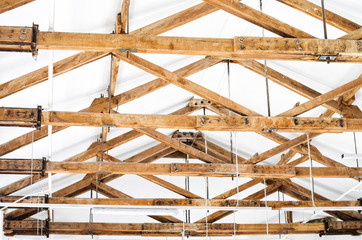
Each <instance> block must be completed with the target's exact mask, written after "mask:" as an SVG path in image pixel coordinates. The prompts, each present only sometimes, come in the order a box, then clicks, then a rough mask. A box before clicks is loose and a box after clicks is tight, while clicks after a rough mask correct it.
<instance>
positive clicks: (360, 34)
mask: <svg viewBox="0 0 362 240" xmlns="http://www.w3.org/2000/svg"><path fill="white" fill-rule="evenodd" d="M340 39H355V40H359V39H362V27H361V28H359V29H357V30H355V31H353V32H350V33H348V34H346V35H344V36H342V37H341V38H340Z"/></svg>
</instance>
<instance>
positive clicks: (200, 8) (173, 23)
mask: <svg viewBox="0 0 362 240" xmlns="http://www.w3.org/2000/svg"><path fill="white" fill-rule="evenodd" d="M217 10H219V9H218V8H216V7H214V6H211V5H210V4H207V3H200V4H198V5H195V6H193V7H190V8H188V9H185V10H183V11H181V12H178V13H176V14H173V15H172V16H170V17H166V18H164V19H162V20H159V21H157V22H155V23H153V24H152V25H148V26H145V27H142V28H140V29H138V30H135V31H133V32H132V34H135V35H150V34H152V35H158V34H160V33H159V32H160V30H162V32H167V31H169V30H171V29H174V28H176V27H178V26H181V25H184V24H186V23H188V22H191V21H194V20H196V19H199V18H201V17H203V16H206V15H208V14H210V13H213V12H216V11H217ZM155 32H157V33H158V34H154V33H155Z"/></svg>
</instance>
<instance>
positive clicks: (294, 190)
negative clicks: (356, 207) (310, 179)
mask: <svg viewBox="0 0 362 240" xmlns="http://www.w3.org/2000/svg"><path fill="white" fill-rule="evenodd" d="M280 181H281V182H282V183H283V186H282V188H281V191H282V192H284V193H286V194H288V195H289V196H291V197H293V198H296V199H298V200H303V201H310V200H312V198H311V191H310V190H308V189H306V188H304V187H302V186H299V185H298V184H296V183H294V182H292V181H290V180H289V179H283V180H280ZM314 198H315V199H314V200H315V202H316V201H329V199H327V198H325V197H323V196H321V195H319V194H317V193H314ZM326 212H327V213H328V214H330V215H332V216H335V217H337V218H340V219H342V220H344V221H350V220H353V221H355V220H356V219H357V220H362V214H360V213H358V212H355V211H326Z"/></svg>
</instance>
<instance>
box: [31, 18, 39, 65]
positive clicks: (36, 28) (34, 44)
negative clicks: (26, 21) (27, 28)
mask: <svg viewBox="0 0 362 240" xmlns="http://www.w3.org/2000/svg"><path fill="white" fill-rule="evenodd" d="M38 32H39V25H38V24H34V23H33V33H32V36H31V46H30V49H31V53H32V55H33V57H34V58H36V57H37V56H38V49H37V43H38Z"/></svg>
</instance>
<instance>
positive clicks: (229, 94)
mask: <svg viewBox="0 0 362 240" xmlns="http://www.w3.org/2000/svg"><path fill="white" fill-rule="evenodd" d="M226 64H227V65H226V66H227V75H228V97H229V99H230V100H231V78H230V60H227V62H226ZM229 116H231V111H229ZM230 157H231V163H234V154H233V133H232V132H231V131H230ZM232 179H234V178H232Z"/></svg>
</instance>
